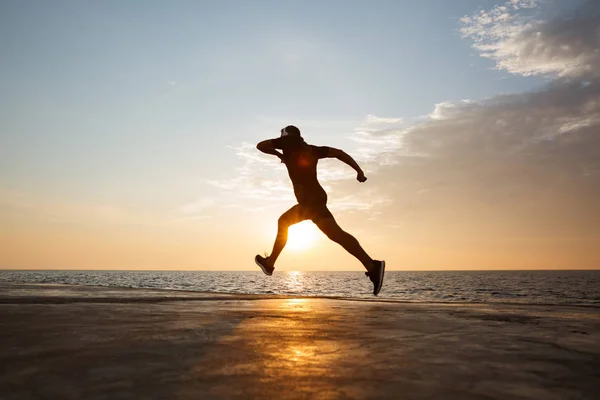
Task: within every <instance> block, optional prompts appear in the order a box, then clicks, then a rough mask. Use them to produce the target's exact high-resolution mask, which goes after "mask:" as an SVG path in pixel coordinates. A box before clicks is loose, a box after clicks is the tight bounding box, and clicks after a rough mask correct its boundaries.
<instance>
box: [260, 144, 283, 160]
mask: <svg viewBox="0 0 600 400" xmlns="http://www.w3.org/2000/svg"><path fill="white" fill-rule="evenodd" d="M256 148H257V149H258V150H260V151H262V152H263V153H266V154H271V155H274V156H277V157H278V158H279V159H280V160H281V162H283V154H281V153H280V152H278V151H277V150H276V149H275V146H273V139H267V140H263V141H262V142H260V143H258V144H257V145H256Z"/></svg>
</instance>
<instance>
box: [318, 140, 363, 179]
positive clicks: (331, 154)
mask: <svg viewBox="0 0 600 400" xmlns="http://www.w3.org/2000/svg"><path fill="white" fill-rule="evenodd" d="M327 157H328V158H337V159H338V160H340V161H341V162H343V163H346V164H348V165H349V166H351V167H352V168H354V170H355V171H356V180H358V181H359V182H364V181H366V180H367V177H366V176H365V173H364V172H363V170H362V169H360V167H359V166H358V164H357V163H356V161H354V158H352V157H351V156H350V155H349V154H348V153H346V152H345V151H343V150H340V149H335V148H333V147H330V148H329V151H328V152H327Z"/></svg>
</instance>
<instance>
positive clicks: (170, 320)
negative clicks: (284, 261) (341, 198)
mask: <svg viewBox="0 0 600 400" xmlns="http://www.w3.org/2000/svg"><path fill="white" fill-rule="evenodd" d="M290 279H292V278H290ZM53 290H54V289H53ZM97 295H98V296H99V298H103V297H105V295H102V294H101V293H97ZM61 297H65V296H61ZM119 299H120V300H119ZM117 300H118V301H120V302H119V303H94V302H87V303H83V302H79V301H76V299H71V300H68V301H67V300H64V302H63V303H60V304H58V303H57V304H48V303H43V302H38V303H27V302H19V301H16V300H15V303H5V304H0V343H2V344H3V346H1V347H0V362H1V363H2V365H6V366H9V368H6V369H5V371H4V373H3V374H0V398H1V399H2V400H13V399H14V400H17V399H18V400H21V399H30V398H61V399H76V398H86V399H106V398H122V399H137V398H153V399H154V398H159V399H198V398H202V399H213V398H219V399H220V398H227V399H313V398H317V399H318V398H348V399H363V398H389V399H396V398H405V399H449V398H460V399H483V398H485V399H490V398H493V399H524V398H531V399H535V398H539V399H552V398H556V399H559V398H582V399H585V398H594V397H593V396H594V395H596V394H597V392H598V390H600V386H598V382H600V372H599V371H600V349H599V346H598V343H600V325H599V321H600V314H599V311H598V310H597V309H594V308H574V307H545V306H544V307H538V306H497V305H473V304H472V305H434V304H420V305H418V304H397V303H381V302H364V301H343V300H327V299H310V298H303V299H291V298H285V299H271V300H256V298H251V300H244V299H243V298H242V297H239V296H236V297H230V299H229V300H225V299H211V300H207V299H206V298H204V297H199V298H194V299H192V300H179V301H173V302H153V303H146V304H140V303H135V302H132V301H131V300H130V299H129V298H127V299H126V298H125V297H124V296H121V295H119V297H118V298H117ZM7 301H8V300H7ZM36 301H37V300H36ZM61 301H63V300H61Z"/></svg>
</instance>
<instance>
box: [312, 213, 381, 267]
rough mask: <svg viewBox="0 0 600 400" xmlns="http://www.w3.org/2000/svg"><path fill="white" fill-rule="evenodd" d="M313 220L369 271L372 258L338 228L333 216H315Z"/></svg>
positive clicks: (352, 238) (346, 233) (349, 235)
mask: <svg viewBox="0 0 600 400" xmlns="http://www.w3.org/2000/svg"><path fill="white" fill-rule="evenodd" d="M313 222H314V223H315V224H316V225H317V226H318V227H319V229H320V230H321V231H322V232H323V233H324V234H325V235H327V237H328V238H329V239H331V240H333V241H334V242H336V243H339V244H340V245H341V246H342V247H343V248H344V249H346V251H347V252H348V253H350V254H352V255H353V256H354V257H356V258H358V259H359V260H360V262H361V263H362V265H364V266H365V268H366V269H367V271H369V272H371V269H372V268H373V259H372V258H371V257H369V255H368V254H367V252H366V251H364V249H363V248H362V246H361V245H360V243H358V240H356V238H355V237H354V236H352V235H351V234H349V233H348V232H345V231H344V230H343V229H342V228H340V226H339V225H338V224H337V222H336V220H335V219H334V218H333V216H326V217H317V218H315V219H313Z"/></svg>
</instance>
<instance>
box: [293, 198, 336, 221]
mask: <svg viewBox="0 0 600 400" xmlns="http://www.w3.org/2000/svg"><path fill="white" fill-rule="evenodd" d="M298 206H299V207H300V208H302V211H303V212H304V213H305V214H306V219H310V220H312V221H314V220H315V218H333V215H332V214H331V211H329V208H327V203H323V202H312V203H301V204H298Z"/></svg>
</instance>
